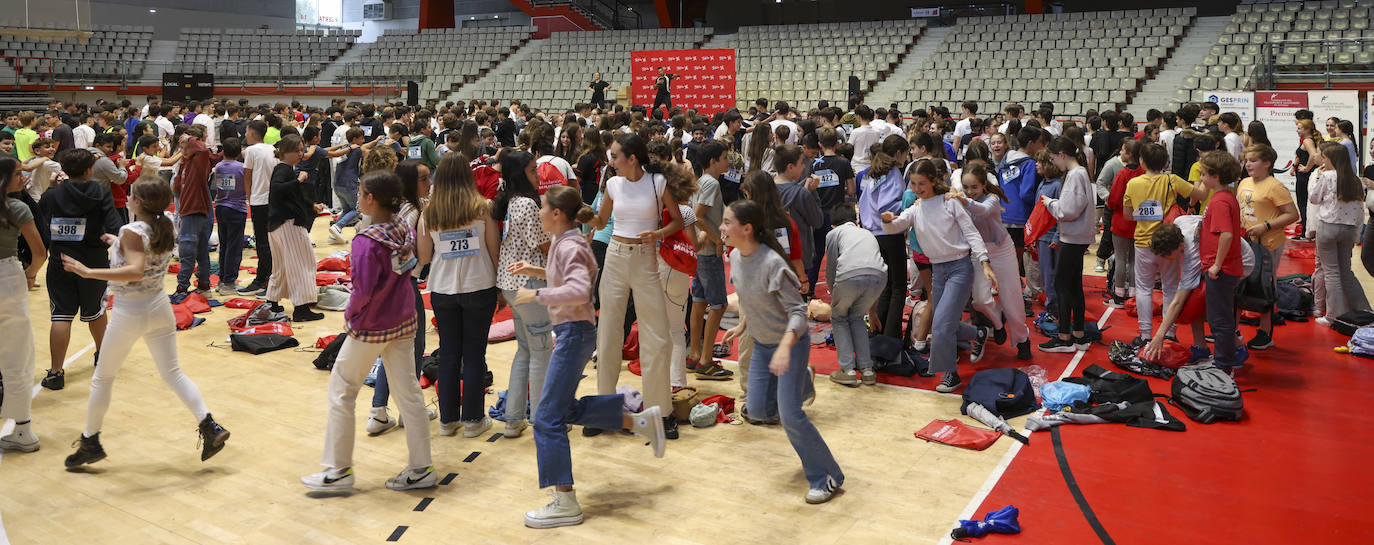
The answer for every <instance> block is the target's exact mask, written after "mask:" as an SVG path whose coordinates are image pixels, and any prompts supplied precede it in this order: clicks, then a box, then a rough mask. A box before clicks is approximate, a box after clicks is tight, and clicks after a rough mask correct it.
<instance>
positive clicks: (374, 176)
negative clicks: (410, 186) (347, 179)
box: [358, 170, 405, 220]
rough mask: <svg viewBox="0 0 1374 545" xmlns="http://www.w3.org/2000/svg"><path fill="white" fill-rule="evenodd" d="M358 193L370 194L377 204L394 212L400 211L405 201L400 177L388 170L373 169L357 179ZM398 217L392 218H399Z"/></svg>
mask: <svg viewBox="0 0 1374 545" xmlns="http://www.w3.org/2000/svg"><path fill="white" fill-rule="evenodd" d="M358 187H359V188H361V189H360V193H359V194H360V195H372V198H373V200H376V201H377V205H378V206H381V207H382V208H385V209H387V210H390V211H391V213H393V214H395V213H397V212H400V211H401V204H402V203H404V202H405V197H404V196H402V195H403V194H404V193H405V188H404V186H403V185H402V184H401V178H400V177H399V176H397V175H396V173H395V172H392V171H390V170H374V171H372V172H369V173H367V174H364V175H363V179H362V180H359V181H358ZM399 219H400V218H393V220H399Z"/></svg>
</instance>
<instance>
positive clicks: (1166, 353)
mask: <svg viewBox="0 0 1374 545" xmlns="http://www.w3.org/2000/svg"><path fill="white" fill-rule="evenodd" d="M1192 354H1193V353H1192V351H1190V350H1188V347H1186V346H1183V345H1182V344H1179V343H1176V342H1174V341H1171V340H1168V339H1165V340H1164V344H1163V345H1161V347H1160V352H1159V358H1157V359H1150V358H1146V357H1145V351H1144V350H1141V351H1140V359H1141V361H1147V362H1150V363H1157V364H1160V365H1163V366H1165V367H1172V368H1174V369H1178V368H1179V367H1183V366H1184V365H1188V358H1190V357H1192Z"/></svg>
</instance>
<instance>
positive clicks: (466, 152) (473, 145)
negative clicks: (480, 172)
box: [455, 119, 482, 160]
mask: <svg viewBox="0 0 1374 545" xmlns="http://www.w3.org/2000/svg"><path fill="white" fill-rule="evenodd" d="M481 142H482V138H481V137H480V136H478V127H477V122H476V121H473V120H471V119H469V120H467V121H464V122H463V126H462V128H460V129H458V149H457V150H455V151H458V152H459V153H462V154H463V156H464V157H467V158H468V159H469V160H471V159H475V158H477V157H478V155H477V147H478V145H479V144H480V143H481Z"/></svg>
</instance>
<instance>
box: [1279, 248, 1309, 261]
mask: <svg viewBox="0 0 1374 545" xmlns="http://www.w3.org/2000/svg"><path fill="white" fill-rule="evenodd" d="M1283 255H1286V256H1288V257H1291V258H1293V259H1316V258H1317V250H1316V249H1315V248H1289V249H1287V250H1284V252H1283Z"/></svg>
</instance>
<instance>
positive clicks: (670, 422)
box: [663, 414, 677, 439]
mask: <svg viewBox="0 0 1374 545" xmlns="http://www.w3.org/2000/svg"><path fill="white" fill-rule="evenodd" d="M663 438H664V439H677V417H675V416H673V415H671V414H670V415H668V416H665V417H663Z"/></svg>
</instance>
